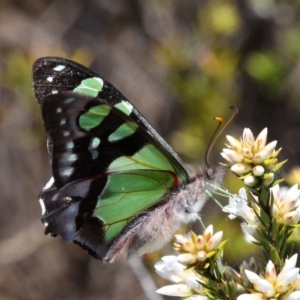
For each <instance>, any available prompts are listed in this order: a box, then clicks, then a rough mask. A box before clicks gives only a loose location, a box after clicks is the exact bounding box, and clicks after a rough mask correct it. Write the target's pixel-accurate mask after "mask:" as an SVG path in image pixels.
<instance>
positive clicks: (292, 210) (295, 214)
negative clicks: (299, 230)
mask: <svg viewBox="0 0 300 300" xmlns="http://www.w3.org/2000/svg"><path fill="white" fill-rule="evenodd" d="M271 192H272V195H273V199H274V203H273V207H272V214H273V217H274V218H275V219H276V220H277V222H278V223H280V224H286V225H290V224H296V223H298V222H299V221H300V199H299V197H300V190H299V189H298V185H297V184H295V185H294V186H292V187H291V188H290V189H289V190H288V191H287V192H285V191H284V192H283V193H281V190H280V187H279V185H278V184H277V185H275V186H274V187H272V188H271ZM281 194H284V195H283V196H282V195H281Z"/></svg>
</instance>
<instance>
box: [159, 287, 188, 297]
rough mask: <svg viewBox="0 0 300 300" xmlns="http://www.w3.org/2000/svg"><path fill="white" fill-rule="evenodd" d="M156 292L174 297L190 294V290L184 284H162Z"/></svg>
mask: <svg viewBox="0 0 300 300" xmlns="http://www.w3.org/2000/svg"><path fill="white" fill-rule="evenodd" d="M156 293H158V294H162V295H167V296H174V297H188V296H189V295H191V290H190V289H189V288H188V287H187V285H186V284H173V285H166V286H163V287H162V288H160V289H158V290H157V291H156Z"/></svg>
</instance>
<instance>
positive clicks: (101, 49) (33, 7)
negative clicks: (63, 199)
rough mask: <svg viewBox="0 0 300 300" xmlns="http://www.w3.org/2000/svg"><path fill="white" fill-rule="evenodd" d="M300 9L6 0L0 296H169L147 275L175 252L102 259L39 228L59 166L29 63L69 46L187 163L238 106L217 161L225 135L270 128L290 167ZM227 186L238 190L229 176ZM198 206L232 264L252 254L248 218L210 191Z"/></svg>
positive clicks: (252, 1) (294, 4) (294, 5)
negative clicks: (244, 232) (41, 200)
mask: <svg viewBox="0 0 300 300" xmlns="http://www.w3.org/2000/svg"><path fill="white" fill-rule="evenodd" d="M299 16H300V1H297V0H294V1H279V0H277V1H275V0H264V1H261V0H236V1H234V0H210V1H201V0H198V1H196V0H185V1H171V0H164V1H161V0H152V1H137V0H103V1H100V0H91V1H80V0H67V1H59V0H55V1H49V0H39V1H29V0H22V1H18V0H6V1H5V0H0V166H1V168H0V189H1V193H0V298H1V299H142V300H143V299H162V298H159V296H158V295H157V296H156V295H155V294H154V295H151V294H149V293H148V292H147V287H148V289H150V290H152V291H154V290H155V289H154V288H151V282H152V280H153V279H152V278H154V280H155V282H156V283H157V284H158V286H160V285H162V284H163V283H162V282H161V281H159V279H157V278H156V277H155V276H152V274H151V273H153V264H154V262H155V261H157V260H158V259H159V255H162V253H164V254H166V253H167V254H170V253H172V250H171V248H170V247H169V248H168V249H167V250H163V251H162V252H161V253H160V254H159V255H157V254H153V255H148V256H147V257H146V258H144V262H145V265H146V266H147V268H146V269H144V267H143V265H140V266H139V261H136V262H132V263H130V264H127V263H120V264H116V265H112V266H101V265H100V263H99V262H98V261H95V260H93V259H91V258H90V257H89V256H88V255H87V253H85V252H84V251H83V250H81V249H80V248H79V247H77V246H74V245H66V244H64V243H63V242H62V241H61V240H60V239H54V238H51V237H48V236H44V235H43V230H44V228H43V225H42V224H41V222H40V208H39V204H38V194H39V191H40V190H41V188H42V187H43V185H44V184H45V182H46V181H47V180H48V179H49V176H50V174H51V173H50V167H49V164H48V158H47V152H46V144H45V133H44V128H43V123H42V119H41V114H40V108H39V106H38V105H37V103H36V101H35V99H34V96H33V91H32V84H31V66H32V63H33V61H34V60H35V59H37V58H39V57H41V56H62V57H66V58H70V59H73V60H76V61H77V62H80V63H82V64H84V65H86V66H89V67H91V68H92V69H93V70H95V71H96V72H97V73H99V74H100V75H102V76H103V77H104V78H106V79H108V80H109V81H110V82H111V83H113V84H114V85H115V86H116V87H117V88H118V89H119V90H120V91H121V92H122V93H123V94H124V95H126V96H127V98H129V99H130V100H131V101H132V103H133V104H134V105H135V106H136V107H137V108H138V109H139V110H140V111H141V112H142V113H143V114H144V115H145V117H146V118H147V119H148V120H149V121H150V123H151V124H152V125H153V126H154V127H155V128H156V129H157V130H158V132H159V133H160V134H161V135H162V136H163V137H164V138H165V139H166V140H167V141H169V142H170V143H171V145H172V146H173V147H174V149H175V150H176V151H177V152H178V153H179V155H180V156H181V157H182V158H184V159H185V160H187V161H193V160H197V161H203V158H204V153H205V150H206V147H207V144H208V141H209V139H210V137H211V136H212V133H213V131H214V130H215V128H216V122H215V121H213V118H214V117H215V116H217V115H218V116H222V117H224V119H227V118H229V116H230V114H231V111H230V110H229V109H228V108H229V106H230V105H235V106H237V107H238V108H239V114H238V116H237V117H236V119H235V120H234V122H233V123H232V124H231V125H230V126H229V128H227V129H226V132H225V133H224V134H223V135H222V136H221V138H220V139H219V141H218V143H217V145H216V146H215V148H214V149H213V153H212V155H211V160H212V161H214V162H216V163H218V162H219V161H221V157H220V155H219V153H220V151H221V149H222V147H223V144H224V142H225V134H230V135H235V136H236V137H237V138H238V137H239V136H241V134H242V130H243V128H244V127H249V128H251V130H252V131H253V133H254V134H255V135H257V134H258V133H259V132H260V131H261V130H262V129H263V128H264V127H268V128H269V141H271V140H274V139H275V140H278V145H279V147H283V151H282V154H281V159H286V158H288V159H289V161H288V163H287V164H286V165H285V168H284V170H283V172H282V176H285V174H288V173H289V172H290V171H291V170H292V169H293V168H294V167H296V166H297V165H298V164H299V161H300V84H299V82H300V63H299V62H300V60H299V58H300V20H299ZM289 178H290V183H293V182H294V181H295V179H293V178H294V177H293V176H290V177H289ZM298 178H299V177H298ZM224 185H225V187H226V188H227V189H229V190H230V191H231V192H236V191H237V190H238V188H239V183H238V181H237V180H236V179H235V178H234V177H233V176H228V177H227V178H226V179H225V182H224ZM221 202H222V203H223V204H226V203H227V200H226V199H221ZM201 215H202V217H203V218H204V221H205V223H206V224H207V225H208V224H210V223H213V224H214V228H215V231H218V230H223V231H224V236H225V238H228V239H229V243H228V244H227V246H226V247H225V256H224V261H225V262H228V263H229V264H230V265H232V266H234V267H238V265H239V264H240V263H241V262H242V261H243V259H249V258H250V256H252V255H255V253H256V251H257V248H255V247H252V246H250V245H248V244H246V243H245V242H244V240H243V237H242V236H241V234H240V231H241V230H240V225H239V224H240V222H239V221H236V222H233V221H229V220H228V219H227V218H226V216H225V215H224V214H221V213H220V209H219V208H218V207H217V206H216V205H215V204H214V203H213V201H210V202H209V203H208V204H207V205H206V207H205V209H204V211H203V212H202V214H201ZM199 233H200V231H199ZM133 265H135V266H133ZM149 274H150V275H149ZM168 299H170V298H168Z"/></svg>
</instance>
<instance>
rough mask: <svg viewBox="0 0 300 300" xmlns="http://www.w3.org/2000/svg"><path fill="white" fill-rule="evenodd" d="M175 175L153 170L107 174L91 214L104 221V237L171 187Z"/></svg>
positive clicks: (112, 235)
mask: <svg viewBox="0 0 300 300" xmlns="http://www.w3.org/2000/svg"><path fill="white" fill-rule="evenodd" d="M174 176H176V175H175V174H173V173H171V172H164V171H153V170H137V171H130V172H126V173H113V174H110V175H109V176H108V182H107V184H106V186H105V188H104V191H103V193H102V194H101V195H100V196H99V200H98V205H97V206H96V208H95V210H94V214H93V215H94V216H95V217H98V218H100V219H101V220H102V221H103V222H104V224H105V229H106V236H105V238H106V241H107V242H110V241H111V240H112V239H113V238H115V237H116V236H117V235H118V234H120V232H121V231H122V229H123V228H124V226H125V225H126V224H127V223H128V222H129V221H130V220H131V219H132V218H133V217H135V216H136V215H137V214H139V213H140V212H143V211H145V210H146V209H147V208H149V207H151V206H153V205H154V204H155V203H157V202H159V201H160V200H161V198H162V197H163V196H164V195H165V194H166V193H167V192H168V191H169V190H170V188H171V187H172V185H173V183H174Z"/></svg>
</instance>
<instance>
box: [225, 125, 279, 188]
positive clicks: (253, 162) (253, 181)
mask: <svg viewBox="0 0 300 300" xmlns="http://www.w3.org/2000/svg"><path fill="white" fill-rule="evenodd" d="M267 135H268V130H267V128H265V129H264V130H262V131H261V133H260V134H259V135H258V137H257V138H256V139H255V138H254V136H253V134H252V132H251V130H250V129H249V128H245V129H244V132H243V137H242V138H241V139H240V140H237V139H235V138H234V137H232V136H229V135H228V136H226V138H227V141H228V143H229V144H228V145H226V146H227V147H228V148H225V149H223V151H222V153H221V156H222V157H223V158H224V159H225V160H226V161H227V162H228V164H227V166H230V168H231V171H232V172H234V173H235V174H236V175H237V176H241V177H240V179H242V180H243V181H244V183H245V184H246V185H247V186H250V187H260V186H261V184H264V185H265V186H269V185H271V184H272V182H273V181H274V172H275V171H277V170H278V169H279V168H280V167H281V166H282V164H283V163H279V164H278V163H277V158H276V157H277V155H278V154H279V152H280V149H279V150H277V151H275V147H276V145H277V141H273V142H271V143H269V144H266V141H267ZM273 170H274V172H272V171H273Z"/></svg>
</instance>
